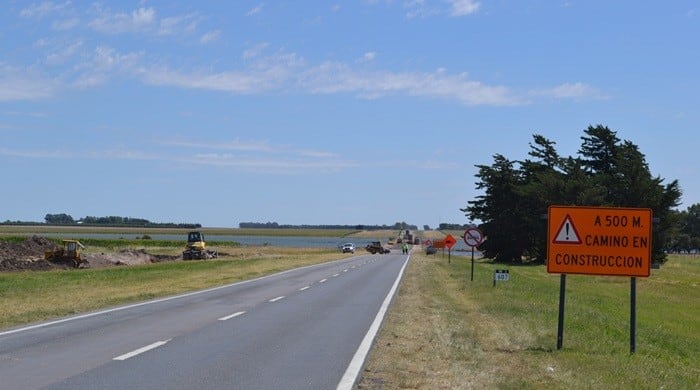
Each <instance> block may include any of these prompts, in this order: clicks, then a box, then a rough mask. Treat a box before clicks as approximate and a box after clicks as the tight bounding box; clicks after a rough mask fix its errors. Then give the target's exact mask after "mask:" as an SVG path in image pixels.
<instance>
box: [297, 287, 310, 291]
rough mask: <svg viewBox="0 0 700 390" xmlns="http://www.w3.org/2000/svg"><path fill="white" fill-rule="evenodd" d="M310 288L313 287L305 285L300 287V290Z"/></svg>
mask: <svg viewBox="0 0 700 390" xmlns="http://www.w3.org/2000/svg"><path fill="white" fill-rule="evenodd" d="M309 288H311V286H304V287H302V288H300V289H299V291H304V290H308V289H309Z"/></svg>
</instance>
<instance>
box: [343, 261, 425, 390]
mask: <svg viewBox="0 0 700 390" xmlns="http://www.w3.org/2000/svg"><path fill="white" fill-rule="evenodd" d="M410 258H411V256H410V255H409V256H408V257H407V258H406V261H405V262H404V263H403V266H402V267H401V271H399V275H398V276H397V277H396V280H395V281H394V285H393V286H391V290H389V293H388V294H387V295H386V298H384V302H383V303H382V306H381V307H380V308H379V311H378V312H377V316H376V317H374V322H372V325H371V326H370V327H369V330H368V331H367V334H366V335H365V338H364V339H362V343H360V346H359V347H358V348H357V351H356V352H355V356H353V357H352V360H351V361H350V365H348V368H347V370H345V374H343V377H342V378H341V379H340V382H339V383H338V387H337V389H338V390H351V389H352V387H353V386H354V385H355V381H357V379H358V376H359V375H360V371H361V370H362V366H363V365H364V364H365V359H367V354H369V350H370V348H372V343H373V342H374V338H375V337H376V336H377V333H378V332H379V327H380V326H381V324H382V321H384V316H385V315H386V312H387V310H388V308H389V304H390V303H391V300H392V299H393V297H394V294H395V293H396V289H398V287H399V282H401V277H402V276H403V271H404V270H405V269H406V265H407V264H408V260H409V259H410Z"/></svg>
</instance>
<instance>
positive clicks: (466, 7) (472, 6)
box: [449, 0, 481, 16]
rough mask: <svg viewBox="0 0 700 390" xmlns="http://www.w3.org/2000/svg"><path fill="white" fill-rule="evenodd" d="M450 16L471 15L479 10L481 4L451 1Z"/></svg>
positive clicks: (463, 0) (465, 0)
mask: <svg viewBox="0 0 700 390" xmlns="http://www.w3.org/2000/svg"><path fill="white" fill-rule="evenodd" d="M449 2H450V5H451V9H450V16H464V15H471V14H473V13H475V12H476V11H478V10H479V7H481V4H480V3H479V2H478V1H474V0H450V1H449Z"/></svg>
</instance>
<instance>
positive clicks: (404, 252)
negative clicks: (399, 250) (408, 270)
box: [403, 242, 408, 255]
mask: <svg viewBox="0 0 700 390" xmlns="http://www.w3.org/2000/svg"><path fill="white" fill-rule="evenodd" d="M403 254H404V255H407V254H408V244H407V243H405V242H404V243H403Z"/></svg>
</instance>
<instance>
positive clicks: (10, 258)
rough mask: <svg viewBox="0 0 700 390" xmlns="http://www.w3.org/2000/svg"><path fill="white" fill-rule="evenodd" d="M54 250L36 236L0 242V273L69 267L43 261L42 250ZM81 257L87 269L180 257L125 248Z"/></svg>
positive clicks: (156, 261)
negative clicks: (87, 266) (23, 239)
mask: <svg viewBox="0 0 700 390" xmlns="http://www.w3.org/2000/svg"><path fill="white" fill-rule="evenodd" d="M56 249H58V245H56V244H55V243H54V242H53V241H51V240H49V239H47V238H45V237H39V236H32V237H29V238H27V239H26V240H25V241H23V242H9V241H0V272H8V271H24V270H29V271H47V270H52V269H67V268H71V267H70V266H69V265H68V264H56V263H52V262H49V261H47V260H45V259H44V252H45V251H53V250H56ZM82 256H83V259H85V260H87V261H88V264H89V267H90V268H102V267H111V266H115V265H137V264H149V263H159V262H163V261H174V260H177V259H179V258H180V256H169V255H156V254H150V253H147V252H146V251H145V250H144V249H125V250H121V251H119V252H116V253H85V252H83V255H82Z"/></svg>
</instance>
